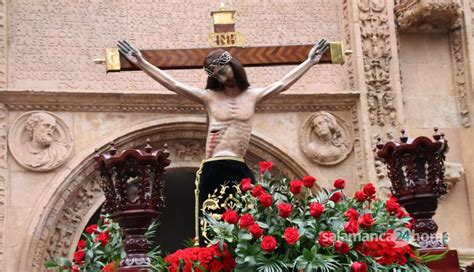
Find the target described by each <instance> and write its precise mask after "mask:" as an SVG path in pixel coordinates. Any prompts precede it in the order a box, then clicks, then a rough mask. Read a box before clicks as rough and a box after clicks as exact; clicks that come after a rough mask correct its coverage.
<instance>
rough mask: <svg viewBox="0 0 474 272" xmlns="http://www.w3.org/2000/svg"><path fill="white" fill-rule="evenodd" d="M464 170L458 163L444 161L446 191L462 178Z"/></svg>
mask: <svg viewBox="0 0 474 272" xmlns="http://www.w3.org/2000/svg"><path fill="white" fill-rule="evenodd" d="M465 175H466V171H465V170H464V167H463V166H462V164H460V163H454V162H446V163H444V182H445V183H446V185H447V191H448V192H447V193H448V194H449V192H450V191H451V190H452V189H453V188H454V186H455V185H456V183H458V182H459V181H461V180H462V179H464V177H465Z"/></svg>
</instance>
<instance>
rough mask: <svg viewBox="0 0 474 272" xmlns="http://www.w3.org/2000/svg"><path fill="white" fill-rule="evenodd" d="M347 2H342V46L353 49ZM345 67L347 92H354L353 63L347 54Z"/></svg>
mask: <svg viewBox="0 0 474 272" xmlns="http://www.w3.org/2000/svg"><path fill="white" fill-rule="evenodd" d="M349 2H350V1H349V0H343V1H342V16H343V20H342V24H343V34H344V35H343V37H344V46H345V47H346V48H347V49H351V48H353V46H352V31H351V27H352V26H351V23H352V20H351V14H352V11H351V5H350V3H349ZM345 66H346V71H347V84H348V87H349V90H351V91H355V73H354V61H353V59H352V54H348V55H346V57H345Z"/></svg>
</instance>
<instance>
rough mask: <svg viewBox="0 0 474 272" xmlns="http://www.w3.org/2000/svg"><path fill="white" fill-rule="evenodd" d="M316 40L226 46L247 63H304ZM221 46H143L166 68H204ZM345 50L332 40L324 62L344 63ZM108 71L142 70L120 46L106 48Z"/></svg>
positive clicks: (152, 60) (154, 61)
mask: <svg viewBox="0 0 474 272" xmlns="http://www.w3.org/2000/svg"><path fill="white" fill-rule="evenodd" d="M313 46H314V44H308V45H286V46H260V47H227V48H223V49H225V50H227V51H229V53H230V54H231V55H232V56H233V57H234V58H236V59H238V60H239V61H240V62H241V63H242V64H243V65H244V66H246V67H249V66H276V65H292V64H300V63H301V62H303V61H305V60H306V59H307V58H308V53H309V51H310V50H311V48H313ZM216 49H217V48H194V49H158V50H140V51H141V53H142V55H143V57H144V58H145V59H146V60H147V61H148V62H150V63H151V64H153V65H154V66H156V67H158V68H160V69H163V70H166V69H196V68H202V64H203V60H204V58H205V57H206V56H207V54H209V52H211V51H213V50H216ZM343 62H344V61H343V52H342V46H341V43H339V42H331V43H330V48H329V50H328V51H326V53H325V54H324V55H323V57H322V58H321V61H320V63H323V64H324V63H333V64H342V63H343ZM106 67H107V72H120V71H135V70H139V68H137V67H136V66H135V65H134V64H132V63H131V62H129V61H128V60H127V59H126V58H125V57H124V56H122V55H121V54H120V53H119V51H118V49H117V48H108V49H107V50H106Z"/></svg>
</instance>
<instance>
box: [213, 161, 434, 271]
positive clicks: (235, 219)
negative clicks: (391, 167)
mask: <svg viewBox="0 0 474 272" xmlns="http://www.w3.org/2000/svg"><path fill="white" fill-rule="evenodd" d="M270 169H271V163H269V162H264V163H262V164H261V176H260V180H259V181H258V183H257V184H252V182H251V181H250V180H249V179H244V180H242V182H241V184H240V186H239V188H238V189H240V194H238V195H237V196H236V198H237V202H238V204H237V207H236V208H235V209H234V210H230V209H229V210H227V211H226V212H225V213H224V214H223V215H222V218H221V220H215V219H214V218H213V217H211V216H208V217H207V218H206V220H208V222H209V224H208V226H209V227H208V230H207V231H208V232H210V233H211V234H212V236H213V240H212V243H214V244H220V245H221V246H222V245H224V244H225V245H227V246H228V248H229V250H230V251H231V252H232V253H233V254H234V256H235V258H236V259H235V260H236V263H237V266H236V268H235V271H299V270H301V271H303V270H304V271H357V272H359V271H361V272H362V271H429V269H428V268H426V266H425V265H423V264H422V262H421V261H422V260H421V259H422V258H420V257H419V256H417V254H416V248H417V244H416V243H415V242H414V241H413V239H412V237H411V236H410V235H409V233H410V232H409V230H410V228H411V220H412V219H411V218H410V216H409V215H408V214H407V213H406V212H405V211H404V210H403V209H402V208H401V207H400V205H399V204H398V203H397V200H396V199H395V198H393V197H392V198H390V199H389V200H387V201H381V200H378V199H377V198H376V196H375V194H376V191H375V187H374V186H373V185H372V184H370V183H369V184H366V185H365V186H364V187H363V188H362V189H361V190H360V191H357V192H356V193H355V196H354V197H353V198H351V197H347V196H346V195H345V194H344V192H343V189H344V187H345V181H344V180H342V179H338V180H336V181H335V182H334V188H332V189H330V190H328V189H322V190H320V191H319V192H318V193H315V194H313V193H311V189H312V188H313V186H314V185H315V183H316V179H315V178H314V177H311V176H306V177H304V178H303V179H302V180H291V181H290V180H287V179H285V178H283V179H280V180H276V179H273V178H272V177H271V174H270ZM407 233H408V235H406V234H407Z"/></svg>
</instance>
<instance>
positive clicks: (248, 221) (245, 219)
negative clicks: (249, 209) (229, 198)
mask: <svg viewBox="0 0 474 272" xmlns="http://www.w3.org/2000/svg"><path fill="white" fill-rule="evenodd" d="M253 224H255V219H254V218H253V216H252V215H250V214H249V213H246V214H244V215H242V216H241V217H240V228H241V229H243V228H247V227H249V226H251V225H253Z"/></svg>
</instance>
